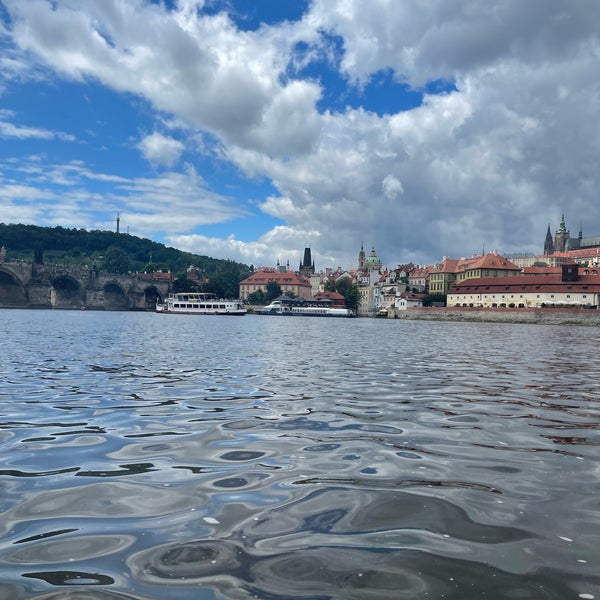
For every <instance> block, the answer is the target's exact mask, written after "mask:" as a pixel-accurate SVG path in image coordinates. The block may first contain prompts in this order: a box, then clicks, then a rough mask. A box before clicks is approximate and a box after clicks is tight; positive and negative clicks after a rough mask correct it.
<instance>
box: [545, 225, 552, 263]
mask: <svg viewBox="0 0 600 600" xmlns="http://www.w3.org/2000/svg"><path fill="white" fill-rule="evenodd" d="M552 254H554V240H553V239H552V234H551V233H550V223H548V231H547V232H546V240H545V241H544V256H551V255H552Z"/></svg>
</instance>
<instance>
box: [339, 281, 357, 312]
mask: <svg viewBox="0 0 600 600" xmlns="http://www.w3.org/2000/svg"><path fill="white" fill-rule="evenodd" d="M335 291H336V292H337V293H338V294H341V295H342V296H344V300H345V301H346V307H347V308H351V309H352V310H357V309H358V302H359V300H360V292H359V291H358V286H357V285H356V284H354V283H352V280H351V279H350V277H341V278H339V279H337V280H336V281H335Z"/></svg>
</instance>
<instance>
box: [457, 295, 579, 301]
mask: <svg viewBox="0 0 600 600" xmlns="http://www.w3.org/2000/svg"><path fill="white" fill-rule="evenodd" d="M484 297H488V296H487V295H485V294H484ZM489 297H490V298H493V299H494V300H495V299H496V294H490V296H489ZM498 297H500V298H507V297H508V294H507V295H506V296H505V295H504V294H502V295H501V296H500V294H498ZM510 297H511V298H514V297H515V295H514V294H511V295H510ZM541 297H542V296H541V294H537V295H536V298H541ZM570 297H571V294H567V298H570ZM581 297H582V298H587V294H583V295H582V296H581ZM463 298H467V299H469V298H472V295H466V296H463ZM519 298H525V296H524V295H523V294H520V295H519ZM550 298H554V294H550Z"/></svg>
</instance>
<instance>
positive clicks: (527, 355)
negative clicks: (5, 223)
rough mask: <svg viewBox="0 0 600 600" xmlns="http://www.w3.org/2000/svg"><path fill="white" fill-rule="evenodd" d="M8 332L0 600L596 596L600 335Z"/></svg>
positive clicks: (86, 317)
mask: <svg viewBox="0 0 600 600" xmlns="http://www.w3.org/2000/svg"><path fill="white" fill-rule="evenodd" d="M0 317H1V319H0V340H2V342H1V343H2V347H1V352H2V359H1V362H0V423H1V427H0V444H1V451H2V454H1V456H2V462H1V463H0V491H1V494H0V540H1V541H0V600H4V599H11V600H12V599H17V600H20V599H34V598H35V599H37V600H41V599H44V600H58V599H59V598H60V599H63V598H73V599H77V600H82V599H83V600H88V599H89V600H92V599H93V600H158V599H163V598H169V599H171V598H172V599H184V598H185V599H187V598H194V599H200V600H203V599H211V600H213V599H238V598H239V599H246V598H261V599H264V600H283V599H311V600H317V599H319V600H320V599H339V600H346V599H351V600H353V599H356V600H363V599H376V600H379V599H387V598H389V599H394V600H396V599H403V598H406V599H411V600H412V599H416V598H450V599H456V600H458V599H461V600H463V599H465V598H489V599H504V598H506V599H532V600H534V599H535V600H537V599H540V598H541V599H544V598H551V599H557V600H559V599H560V600H564V599H568V598H583V599H588V600H590V599H593V598H597V599H598V600H600V576H598V573H599V572H600V565H599V559H600V550H599V549H598V540H599V539H600V537H599V535H600V511H599V509H600V505H599V496H598V489H600V488H599V479H600V469H599V458H600V450H599V444H600V436H599V433H598V430H599V428H600V419H599V417H600V402H599V398H598V391H597V390H598V389H600V385H599V384H600V369H599V366H600V364H599V363H600V358H598V357H597V353H596V352H595V346H596V338H597V332H596V330H595V329H594V328H587V327H574V328H568V327H553V326H524V325H518V326H515V325H509V324H474V323H471V324H469V323H428V322H422V323H419V322H403V321H380V320H366V319H359V320H349V321H346V320H335V319H334V320H331V321H330V320H327V319H322V320H321V319H314V320H312V319H307V320H296V319H271V318H268V317H254V316H247V317H244V318H238V319H233V318H232V319H219V318H217V317H200V316H198V317H180V316H165V315H154V314H129V313H107V314H102V313H89V312H82V313H79V312H67V313H59V312H51V311H40V312H34V311H0Z"/></svg>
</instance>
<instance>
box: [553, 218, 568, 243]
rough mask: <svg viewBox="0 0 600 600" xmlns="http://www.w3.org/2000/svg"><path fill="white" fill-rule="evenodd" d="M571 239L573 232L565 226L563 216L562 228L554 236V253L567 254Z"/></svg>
mask: <svg viewBox="0 0 600 600" xmlns="http://www.w3.org/2000/svg"><path fill="white" fill-rule="evenodd" d="M570 238H571V232H570V231H569V230H568V229H567V226H566V225H565V215H564V214H563V216H562V219H561V221H560V227H559V228H558V231H557V232H556V234H555V235H554V252H566V251H567V250H569V247H570V244H569V239H570Z"/></svg>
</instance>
